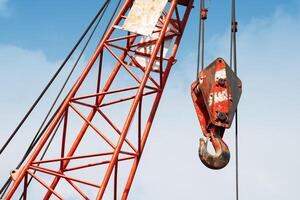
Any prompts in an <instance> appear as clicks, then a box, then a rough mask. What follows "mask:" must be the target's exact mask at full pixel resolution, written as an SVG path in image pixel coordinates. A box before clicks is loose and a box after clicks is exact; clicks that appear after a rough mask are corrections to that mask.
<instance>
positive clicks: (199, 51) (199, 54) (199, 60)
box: [196, 0, 205, 80]
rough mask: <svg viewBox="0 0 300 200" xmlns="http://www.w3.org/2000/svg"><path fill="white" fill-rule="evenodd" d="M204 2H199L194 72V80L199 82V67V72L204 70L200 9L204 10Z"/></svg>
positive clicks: (203, 29) (202, 26)
mask: <svg viewBox="0 0 300 200" xmlns="http://www.w3.org/2000/svg"><path fill="white" fill-rule="evenodd" d="M204 6H205V5H204V0H200V12H199V15H200V16H199V19H200V20H199V25H198V28H199V29H198V47H197V71H196V80H199V76H198V75H199V72H200V66H201V70H203V69H204V32H205V27H204V21H205V20H203V19H202V17H201V12H202V9H204Z"/></svg>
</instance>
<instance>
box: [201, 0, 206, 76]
mask: <svg viewBox="0 0 300 200" xmlns="http://www.w3.org/2000/svg"><path fill="white" fill-rule="evenodd" d="M201 2H202V8H201V9H205V0H201ZM201 21H202V37H201V40H202V47H201V52H202V53H201V70H203V69H204V34H205V20H204V19H201Z"/></svg>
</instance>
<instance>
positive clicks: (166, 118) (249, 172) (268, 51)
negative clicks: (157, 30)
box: [0, 1, 300, 200]
mask: <svg viewBox="0 0 300 200" xmlns="http://www.w3.org/2000/svg"><path fill="white" fill-rule="evenodd" d="M0 2H1V1H0ZM299 20H300V16H299V15H291V14H289V13H288V12H285V13H283V12H281V11H280V10H278V11H277V12H276V13H275V14H274V15H273V16H271V17H268V18H264V19H257V18H253V19H252V20H251V21H250V22H249V23H244V24H242V23H240V27H239V32H238V63H239V76H240V77H241V79H242V80H243V96H242V99H241V103H240V108H239V113H240V137H239V138H240V140H239V145H240V192H241V193H240V195H241V199H245V200H252V199H271V198H272V199H274V200H281V199H291V200H296V199H298V197H299V195H300V192H299V190H298V179H299V178H300V176H299V173H298V170H299V168H300V162H299V159H297V156H298V155H297V153H298V152H299V151H298V149H297V142H298V141H299V139H300V135H299V132H300V129H299V126H298V123H299V122H300V113H299V112H300V103H299V102H300V101H299V97H300V95H299V94H300V89H299V85H300V76H299V74H300V66H299V63H298V60H297V58H298V56H299V46H300V40H299V36H298V35H299V34H298V33H299V32H300V24H299ZM224 35H225V34H224ZM227 36H228V34H227V33H226V36H223V35H220V36H214V37H212V39H211V40H210V41H209V43H210V44H209V45H207V47H211V48H210V49H208V50H209V52H208V53H209V55H210V56H209V57H210V58H209V59H213V58H215V57H219V56H223V57H225V58H226V57H227V56H228V55H227V54H224V52H225V53H227V52H228V48H227V47H228V38H227ZM181 54H182V53H181ZM182 57H184V56H182ZM193 57H194V55H189V56H188V58H186V60H179V62H178V64H177V65H176V66H174V70H173V71H172V73H171V75H170V78H169V82H168V85H167V88H166V90H165V94H164V96H163V98H162V101H161V104H160V106H159V109H158V113H157V117H156V119H155V121H154V125H153V128H152V131H151V134H150V136H149V139H148V143H147V145H146V148H145V152H144V154H143V157H142V160H141V164H140V166H139V169H138V171H137V175H136V179H135V181H134V184H133V187H132V190H131V193H130V196H129V199H133V200H135V199H136V200H139V199H144V200H152V199H174V200H181V199H191V200H194V199H195V200H197V199H210V200H217V199H234V155H232V160H231V162H230V164H229V166H228V167H227V168H225V169H224V170H221V171H211V170H208V169H206V168H205V167H204V166H203V165H202V164H201V163H200V161H199V159H198V155H197V148H198V139H199V137H202V133H201V131H200V127H199V125H198V121H197V118H196V114H195V112H194V108H193V105H192V102H191V98H190V83H191V81H192V80H193V79H194V69H195V68H193V67H192V66H195V63H196V60H195V59H193ZM227 60H228V59H227ZM208 62H210V60H208ZM3 63H5V64H3ZM0 66H1V73H0V81H1V84H0V91H5V92H6V94H1V102H4V103H2V105H0V106H1V110H7V108H11V109H12V110H10V112H7V113H6V116H4V115H1V118H0V122H6V123H8V124H4V123H0V128H1V129H0V130H1V131H2V130H5V131H8V129H7V127H13V125H14V124H15V122H14V123H11V122H10V121H11V120H12V119H14V120H15V119H16V118H18V117H15V116H14V115H20V116H21V115H22V113H24V110H25V108H26V106H24V102H23V101H26V102H25V103H26V104H29V103H30V102H31V100H32V99H33V98H34V96H35V95H33V93H38V91H40V88H41V87H42V86H43V84H41V83H40V82H43V83H45V82H46V81H47V80H48V78H49V74H51V72H52V70H54V69H56V66H57V62H51V61H49V60H48V59H47V57H46V56H45V55H44V54H43V53H42V52H39V51H29V50H25V49H22V48H19V47H14V46H0ZM187 66H188V67H187ZM3 72H4V73H3ZM12 77H13V78H12ZM37 84H39V85H40V87H36V85H37ZM29 88H30V92H27V91H26V90H29ZM17 89H18V91H20V93H17V92H16V91H17ZM29 93H30V94H29ZM20 99H21V100H22V102H20ZM2 100H3V101H2ZM16 101H18V102H19V103H20V104H21V105H19V103H18V102H16ZM18 109H24V110H22V112H18ZM8 119H9V120H8ZM2 136H3V134H0V137H2ZM233 138H234V133H233V131H232V130H229V131H227V132H226V135H225V139H224V140H225V141H226V142H227V143H228V144H229V146H230V148H231V151H232V153H233V152H234V140H233ZM1 141H2V139H1ZM12 152H13V150H11V153H12ZM1 177H3V174H2V171H1Z"/></svg>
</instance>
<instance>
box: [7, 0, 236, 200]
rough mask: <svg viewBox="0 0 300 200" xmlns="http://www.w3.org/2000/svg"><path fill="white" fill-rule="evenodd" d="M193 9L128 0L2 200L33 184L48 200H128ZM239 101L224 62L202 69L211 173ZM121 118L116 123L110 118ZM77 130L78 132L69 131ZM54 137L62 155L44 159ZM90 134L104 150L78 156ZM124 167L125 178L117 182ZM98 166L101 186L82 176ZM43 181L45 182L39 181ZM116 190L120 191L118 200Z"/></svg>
mask: <svg viewBox="0 0 300 200" xmlns="http://www.w3.org/2000/svg"><path fill="white" fill-rule="evenodd" d="M106 2H109V1H106ZM120 2H121V1H120ZM193 4H194V0H169V1H168V0H151V1H150V0H144V1H142V0H135V1H133V0H125V2H124V3H123V5H122V7H121V8H120V9H119V12H118V14H117V15H116V17H115V18H114V20H113V21H112V23H111V24H110V26H109V28H108V29H107V30H106V32H105V34H104V35H103V37H102V38H101V39H100V41H99V44H98V46H97V48H96V50H95V51H94V53H93V55H92V56H91V58H90V60H89V62H88V64H87V65H86V67H85V69H84V70H83V71H82V73H81V74H80V76H79V77H78V79H77V81H76V82H75V84H74V85H73V87H72V88H71V90H70V91H69V92H68V94H67V96H66V97H65V99H64V100H63V102H62V103H61V105H60V106H59V107H58V109H57V111H56V112H55V114H54V115H53V117H52V118H51V120H49V123H48V125H47V126H46V128H45V130H44V131H43V133H42V134H41V135H40V138H39V139H38V140H37V141H36V143H35V145H34V149H33V148H32V149H33V150H32V151H30V156H29V157H28V158H27V159H26V162H25V164H24V165H22V166H21V167H20V168H18V169H15V170H13V171H12V172H11V180H12V186H11V187H10V188H8V187H7V189H8V191H7V193H6V195H5V198H4V199H12V198H16V195H17V194H20V193H21V194H22V197H23V199H30V190H31V188H30V187H29V179H33V180H34V181H35V182H36V183H37V184H39V186H40V188H43V189H41V190H40V198H43V199H50V198H52V197H55V198H58V199H64V197H63V195H62V194H61V193H60V192H61V191H62V188H64V187H66V185H68V187H69V188H70V189H71V190H73V191H74V193H76V194H77V195H78V198H83V199H107V198H113V199H118V198H121V199H127V197H128V194H129V191H130V188H131V185H132V183H133V180H134V177H135V174H136V171H137V168H138V165H139V163H140V160H141V155H142V153H143V151H144V148H145V145H146V141H147V138H148V135H149V133H150V129H151V126H152V122H153V119H154V117H155V114H156V111H157V108H158V105H159V102H160V99H161V97H162V94H163V91H164V88H165V85H166V83H167V80H168V76H169V74H170V71H171V69H172V67H173V65H174V64H175V63H176V61H177V60H176V54H177V51H178V49H179V46H180V42H181V39H182V35H183V33H184V31H185V28H186V24H187V21H188V19H189V16H190V13H191V10H192V8H193V6H194V5H193ZM105 6H107V4H105ZM104 8H105V7H104ZM202 11H205V9H204V7H203V8H202V10H201V12H202ZM98 16H99V15H98ZM98 16H97V17H98ZM205 17H206V16H205ZM205 17H204V16H202V20H204V18H205ZM112 63H113V64H112ZM104 66H105V68H110V72H109V73H106V74H104V73H103V68H104ZM88 76H93V77H95V82H94V83H93V91H94V92H92V93H91V92H89V93H87V92H86V91H85V87H84V84H85V82H86V80H87V77H88ZM124 77H126V78H127V79H126V81H124V79H122V78H124ZM216 78H217V79H216ZM206 80H208V81H206ZM212 80H213V81H212ZM215 80H216V81H217V82H215ZM125 82H126V83H125ZM211 94H212V96H211ZM240 94H241V81H240V80H239V79H238V78H237V76H236V75H235V73H234V72H233V71H232V70H231V69H230V67H229V66H228V64H226V62H225V61H224V60H223V59H222V58H218V59H216V60H215V61H214V62H213V63H212V64H211V65H209V66H208V67H207V68H206V69H202V71H201V72H199V73H198V74H197V80H196V81H195V82H194V83H193V84H192V99H193V102H194V105H195V108H196V112H197V115H198V118H199V122H200V125H201V128H202V131H203V133H204V135H205V136H206V137H207V138H208V139H207V141H208V140H209V139H211V140H212V143H213V146H214V148H215V150H216V155H214V156H213V155H211V154H209V153H208V151H207V150H206V146H207V141H204V140H200V148H199V157H200V159H201V161H202V162H203V163H204V164H205V165H206V166H208V167H210V168H212V169H220V168H223V167H224V166H226V164H227V163H228V162H229V151H228V147H227V145H226V144H225V143H224V142H223V141H222V137H223V134H224V130H225V128H229V127H230V124H231V122H232V120H233V117H234V113H235V110H236V108H237V104H238V100H239V97H240ZM221 97H223V99H222V98H221ZM116 112H117V113H118V115H119V116H120V118H118V119H114V118H113V117H111V116H110V114H111V113H116ZM75 118H76V119H77V120H74V119H75ZM75 126H76V127H77V126H78V127H79V129H78V131H73V130H72V131H71V130H70V127H75ZM57 133H58V134H60V138H59V139H58V144H59V149H58V153H57V155H55V157H53V158H51V159H48V158H44V157H39V156H40V155H41V154H42V152H43V150H44V149H45V148H46V146H47V143H48V142H49V141H50V140H51V138H53V137H54V136H55V134H57ZM89 134H95V135H96V136H97V137H96V139H95V140H97V141H98V142H99V143H98V144H101V145H99V146H95V147H92V149H93V152H92V153H85V154H79V152H80V153H81V152H85V151H84V149H85V148H86V145H91V146H92V145H93V144H94V142H95V141H90V143H89V141H87V142H85V141H84V138H86V137H88V135H89ZM55 137H58V136H55ZM71 138H72V139H71ZM28 155H29V154H28ZM124 163H127V164H126V166H127V168H128V172H127V174H126V177H127V178H126V179H125V180H126V181H125V182H124V183H120V171H121V170H122V166H123V165H124ZM128 166H129V167H128ZM95 167H97V170H99V173H95V174H94V177H93V178H95V180H97V182H92V181H91V180H86V179H85V177H84V175H83V176H78V175H79V174H80V172H81V170H85V173H93V171H92V169H93V168H95ZM100 172H101V173H100ZM81 175H82V174H81ZM46 176H47V177H48V178H47V180H48V181H45V180H43V178H41V177H46ZM49 177H50V178H49ZM49 180H50V181H49ZM20 191H21V192H20ZM86 191H92V192H89V194H87V192H86ZM118 191H122V192H121V194H122V195H121V196H120V197H118ZM108 193H110V194H108Z"/></svg>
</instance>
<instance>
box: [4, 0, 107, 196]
mask: <svg viewBox="0 0 300 200" xmlns="http://www.w3.org/2000/svg"><path fill="white" fill-rule="evenodd" d="M110 1H111V0H107V1H106V2H105V4H104V9H102V8H103V7H102V8H101V11H102V12H100V15H98V14H97V18H98V17H99V16H100V17H99V19H98V21H97V23H96V25H95V27H94V29H93V31H92V33H91V34H90V36H89V38H88V40H87V42H86V43H85V45H84V48H83V49H82V51H81V53H80V55H79V57H78V58H77V60H76V62H75V64H74V66H73V68H72V70H71V71H70V73H69V75H68V77H67V79H66V81H65V82H64V84H63V86H62V88H61V89H60V91H59V93H58V95H57V97H56V99H55V101H54V102H53V104H52V106H51V108H50V110H49V111H48V113H47V115H46V117H45V119H44V120H43V123H42V125H41V126H40V128H39V130H38V131H37V134H36V135H35V137H34V139H33V140H32V142H31V144H30V145H29V147H28V149H27V151H26V153H25V154H24V156H23V158H22V159H21V162H20V163H19V164H18V166H17V169H18V168H20V167H21V165H22V164H23V162H24V161H25V160H26V158H27V157H28V155H29V154H30V152H31V150H32V149H33V148H34V146H35V145H36V144H37V142H38V141H39V139H40V138H41V136H42V135H43V133H44V132H45V131H46V129H47V128H48V126H49V125H50V123H51V121H52V119H53V118H54V116H55V114H56V113H57V111H56V112H55V114H54V115H53V116H52V118H51V119H50V120H49V122H48V124H47V125H46V126H45V127H44V129H43V131H42V132H41V130H42V127H43V126H44V124H45V122H46V121H47V119H48V117H49V115H50V113H51V112H52V110H53V108H54V106H55V104H56V103H57V101H58V99H59V97H60V95H61V94H62V92H63V90H64V88H65V86H66V84H67V82H68V81H69V79H70V77H71V75H72V73H73V72H74V70H75V68H76V66H77V64H78V62H79V60H80V58H81V57H82V55H83V53H84V51H85V49H86V48H87V46H88V44H89V42H90V40H91V38H92V36H93V35H94V33H95V31H96V29H97V27H98V25H99V23H100V21H101V19H102V17H103V15H104V13H105V11H106V9H107V7H108V5H109V3H110ZM97 18H96V20H97ZM94 22H95V20H93V21H92V25H94ZM91 27H92V26H89V30H90V28H91ZM89 30H88V32H89ZM46 149H48V148H46ZM10 183H11V178H9V179H8V180H7V181H6V183H5V184H4V186H3V187H2V188H1V190H0V194H2V196H1V198H2V197H3V195H4V194H5V192H6V191H7V189H8V187H9V185H10Z"/></svg>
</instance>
